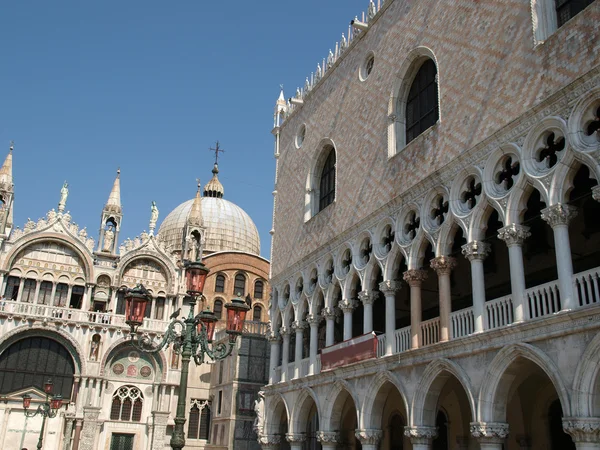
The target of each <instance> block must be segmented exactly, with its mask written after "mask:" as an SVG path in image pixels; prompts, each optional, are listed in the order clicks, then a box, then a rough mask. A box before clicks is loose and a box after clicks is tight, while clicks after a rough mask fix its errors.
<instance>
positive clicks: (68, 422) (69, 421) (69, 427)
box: [62, 414, 75, 450]
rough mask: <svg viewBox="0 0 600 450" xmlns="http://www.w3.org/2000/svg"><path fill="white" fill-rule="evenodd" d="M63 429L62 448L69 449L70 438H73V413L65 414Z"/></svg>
mask: <svg viewBox="0 0 600 450" xmlns="http://www.w3.org/2000/svg"><path fill="white" fill-rule="evenodd" d="M64 417H65V431H64V435H63V436H64V440H63V446H62V448H63V450H70V448H71V440H72V438H73V426H74V425H75V415H74V414H65V415H64Z"/></svg>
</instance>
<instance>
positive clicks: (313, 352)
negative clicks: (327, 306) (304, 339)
mask: <svg viewBox="0 0 600 450" xmlns="http://www.w3.org/2000/svg"><path fill="white" fill-rule="evenodd" d="M306 322H308V326H309V327H310V346H309V352H308V353H309V354H308V357H309V358H310V366H309V368H308V374H309V375H314V374H315V372H316V368H317V352H318V351H319V323H321V316H319V315H315V314H309V315H308V316H306Z"/></svg>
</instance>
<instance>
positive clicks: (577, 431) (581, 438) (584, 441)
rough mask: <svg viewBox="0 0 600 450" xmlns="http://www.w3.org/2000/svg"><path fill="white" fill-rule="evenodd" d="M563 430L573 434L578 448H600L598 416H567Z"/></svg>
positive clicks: (599, 422)
mask: <svg viewBox="0 0 600 450" xmlns="http://www.w3.org/2000/svg"><path fill="white" fill-rule="evenodd" d="M563 430H565V433H567V434H568V435H569V436H571V439H573V442H575V447H576V448H577V450H598V449H600V419H598V418H596V417H565V418H564V419H563Z"/></svg>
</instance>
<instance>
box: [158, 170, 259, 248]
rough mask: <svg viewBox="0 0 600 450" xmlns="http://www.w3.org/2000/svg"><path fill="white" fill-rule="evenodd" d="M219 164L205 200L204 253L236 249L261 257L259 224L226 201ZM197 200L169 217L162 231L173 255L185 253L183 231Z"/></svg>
mask: <svg viewBox="0 0 600 450" xmlns="http://www.w3.org/2000/svg"><path fill="white" fill-rule="evenodd" d="M217 174H218V169H217V167H216V165H215V168H214V169H213V178H212V179H211V180H210V181H209V182H208V184H207V185H206V186H205V188H204V195H203V197H202V202H201V207H202V208H201V209H202V222H203V225H204V228H205V229H206V233H205V244H204V252H208V253H212V252H221V251H228V250H235V251H240V252H247V253H252V254H255V255H259V254H260V238H259V235H258V230H257V229H256V225H255V224H254V222H253V221H252V219H251V218H250V216H249V215H248V214H247V213H246V212H245V211H244V210H243V209H242V208H240V207H239V206H237V205H235V204H234V203H231V202H230V201H228V200H225V199H224V198H223V186H222V185H221V183H220V182H219V180H218V178H217ZM193 203H194V199H191V200H188V201H186V202H184V203H182V204H181V205H179V206H178V207H176V208H175V209H174V210H173V211H171V212H170V213H169V215H167V217H165V220H163V222H162V224H161V225H160V228H159V230H158V239H159V240H161V241H163V242H164V243H165V244H166V245H167V246H168V247H170V249H171V251H172V252H178V253H179V252H181V251H182V242H183V232H184V228H185V226H186V224H187V221H188V217H189V215H190V212H191V211H192V204H193Z"/></svg>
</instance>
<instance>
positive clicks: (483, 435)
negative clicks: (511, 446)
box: [469, 422, 509, 441]
mask: <svg viewBox="0 0 600 450" xmlns="http://www.w3.org/2000/svg"><path fill="white" fill-rule="evenodd" d="M469 429H470V431H471V435H472V436H473V437H474V438H476V439H479V440H480V441H481V440H485V441H502V440H504V439H506V437H507V436H508V430H509V429H508V424H507V423H500V422H471V426H470V427H469Z"/></svg>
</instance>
